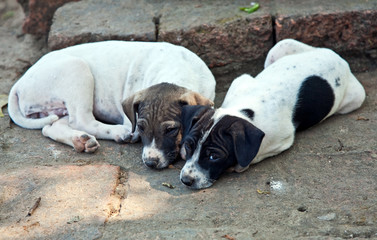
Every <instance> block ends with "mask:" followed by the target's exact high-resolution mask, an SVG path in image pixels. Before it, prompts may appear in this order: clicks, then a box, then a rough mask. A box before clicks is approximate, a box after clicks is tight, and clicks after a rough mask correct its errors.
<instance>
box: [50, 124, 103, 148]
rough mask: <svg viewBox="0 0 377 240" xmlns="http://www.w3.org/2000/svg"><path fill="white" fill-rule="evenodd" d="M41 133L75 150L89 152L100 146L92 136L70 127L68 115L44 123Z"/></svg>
mask: <svg viewBox="0 0 377 240" xmlns="http://www.w3.org/2000/svg"><path fill="white" fill-rule="evenodd" d="M42 133H43V135H44V136H46V137H49V138H51V139H53V140H55V141H57V142H61V143H64V144H67V145H69V146H72V147H74V148H75V150H76V151H77V152H88V153H91V152H94V151H96V150H97V148H99V146H100V145H99V143H98V142H97V140H96V138H95V137H94V136H92V135H90V134H88V133H86V132H83V131H78V130H75V129H73V128H71V127H70V126H69V124H68V117H64V118H61V119H59V120H57V121H55V122H54V123H53V124H52V125H46V126H45V127H43V129H42Z"/></svg>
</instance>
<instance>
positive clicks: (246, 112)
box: [180, 39, 365, 189]
mask: <svg viewBox="0 0 377 240" xmlns="http://www.w3.org/2000/svg"><path fill="white" fill-rule="evenodd" d="M364 99H365V91H364V88H363V87H362V85H361V84H360V82H359V81H358V80H357V79H356V78H355V76H354V75H353V74H352V73H351V71H350V68H349V66H348V63H347V62H346V61H344V60H343V59H342V58H341V57H340V56H339V55H338V54H336V53H335V52H333V51H332V50H330V49H325V48H314V47H311V46H308V45H306V44H303V43H301V42H298V41H295V40H292V39H287V40H283V41H281V42H279V43H277V44H276V45H275V46H274V47H273V48H272V49H271V50H270V51H269V53H268V55H267V59H266V61H265V69H264V70H263V71H262V72H261V73H260V74H259V75H258V76H256V77H255V78H253V77H251V76H250V75H246V74H244V75H242V76H240V77H238V78H237V79H235V80H234V81H233V83H232V84H231V86H230V88H229V90H228V92H227V94H226V97H225V99H224V102H223V104H222V106H221V108H219V109H217V110H214V109H211V108H208V107H204V106H185V107H184V108H183V110H182V123H183V139H182V147H181V155H182V158H184V159H186V164H185V165H184V167H183V169H182V171H181V175H180V179H181V181H182V183H184V184H185V185H187V186H189V187H191V188H194V189H200V188H206V187H209V186H211V185H212V184H213V182H214V181H215V180H217V179H218V178H219V177H220V175H221V174H222V173H223V172H224V171H225V170H226V169H232V170H234V171H236V172H242V171H244V170H246V169H247V168H248V167H249V165H250V164H254V163H258V162H260V161H261V160H263V159H265V158H267V157H271V156H274V155H276V154H278V153H281V152H282V151H284V150H286V149H288V148H289V147H290V146H291V145H292V144H293V140H294V136H295V132H296V131H299V130H304V129H307V128H309V127H311V126H313V125H315V124H317V123H319V122H321V121H322V120H324V119H326V118H328V117H329V116H331V115H333V114H336V113H340V114H345V113H348V112H351V111H353V110H355V109H357V108H359V107H360V106H361V104H362V103H363V101H364Z"/></svg>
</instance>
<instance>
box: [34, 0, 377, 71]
mask: <svg viewBox="0 0 377 240" xmlns="http://www.w3.org/2000/svg"><path fill="white" fill-rule="evenodd" d="M30 1H31V0H30ZM259 4H260V8H259V9H258V10H257V11H256V12H254V13H251V14H248V13H246V12H243V11H241V10H240V9H239V8H240V7H245V6H250V1H241V0H237V1H227V0H218V1H198V0H193V1H175V0H164V1H157V0H154V1H148V0H129V1H119V0H104V1H100V0H82V1H78V2H70V3H67V4H65V5H64V6H62V7H60V8H59V9H58V10H57V11H56V12H55V15H54V19H53V24H52V26H51V30H50V32H49V36H48V45H49V48H50V49H51V50H55V49H60V48H64V47H67V46H71V45H74V44H79V43H86V42H93V41H102V40H109V39H118V40H130V41H166V42H171V43H174V44H177V45H182V46H184V47H187V48H189V49H190V50H192V51H193V52H195V53H196V54H198V55H199V56H200V57H201V58H202V59H203V60H204V61H205V62H206V63H207V65H208V66H209V67H210V68H212V70H213V71H214V72H215V73H218V74H221V73H225V72H229V71H234V70H237V69H241V68H244V67H245V66H246V67H247V68H249V69H250V70H249V72H254V73H256V72H259V71H260V70H261V67H262V63H263V60H264V57H265V56H266V54H267V52H268V50H269V49H270V48H271V47H272V46H273V45H274V44H275V43H276V42H277V41H279V40H281V39H284V38H294V39H297V40H300V41H303V42H305V43H308V44H310V45H313V46H318V47H328V48H331V49H333V50H334V51H336V52H338V53H339V54H340V55H342V56H343V57H344V58H346V60H348V61H349V62H350V65H351V67H352V69H353V70H354V71H365V70H368V69H370V68H373V67H376V60H377V21H376V20H375V19H377V2H376V1H367V0H359V1H352V0H337V1H327V0H326V1H325V0H320V1H309V0H302V1H301V0H300V1H299V0H290V1H289V0H282V1H267V0H264V1H259Z"/></svg>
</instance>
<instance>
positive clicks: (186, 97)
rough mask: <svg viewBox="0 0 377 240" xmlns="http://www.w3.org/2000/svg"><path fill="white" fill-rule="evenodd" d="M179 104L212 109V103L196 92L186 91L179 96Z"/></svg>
mask: <svg viewBox="0 0 377 240" xmlns="http://www.w3.org/2000/svg"><path fill="white" fill-rule="evenodd" d="M179 102H180V103H181V104H182V105H204V106H210V107H213V105H214V103H213V102H212V101H211V100H209V99H208V98H206V97H204V96H202V95H200V94H199V93H197V92H193V91H188V92H185V93H184V94H182V95H181V97H180V98H179Z"/></svg>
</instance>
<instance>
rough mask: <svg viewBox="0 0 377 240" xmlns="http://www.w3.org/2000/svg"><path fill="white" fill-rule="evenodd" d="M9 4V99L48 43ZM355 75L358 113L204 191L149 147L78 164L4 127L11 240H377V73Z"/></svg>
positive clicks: (1, 195) (1, 87) (1, 80)
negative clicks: (154, 158) (150, 156)
mask: <svg viewBox="0 0 377 240" xmlns="http://www.w3.org/2000/svg"><path fill="white" fill-rule="evenodd" d="M292 2H293V1H292ZM370 2H373V1H370ZM0 3H1V4H0V13H1V19H0V23H1V26H0V46H1V48H0V52H1V56H2V57H1V59H0V94H7V93H8V92H9V90H10V88H11V86H12V85H13V84H14V83H15V81H16V80H17V79H18V78H19V77H20V75H21V74H22V73H23V72H24V71H25V70H26V69H27V68H28V67H29V66H30V65H31V64H32V63H34V62H35V61H36V60H37V59H38V58H39V57H40V56H42V55H43V54H44V53H46V52H47V51H48V48H47V41H46V39H44V38H40V39H36V38H34V37H32V36H31V35H24V34H22V32H21V25H22V19H23V14H22V11H21V9H20V8H19V7H18V5H17V4H15V1H14V0H7V1H1V2H0ZM239 73H240V72H236V73H234V74H233V75H237V74H239ZM356 76H357V78H358V79H359V80H360V81H361V83H362V84H363V86H364V87H365V89H366V92H367V98H366V101H365V103H364V105H363V106H362V107H361V108H360V109H359V110H357V111H355V112H353V113H351V114H348V115H343V116H341V115H339V116H334V117H331V118H330V119H328V120H326V121H324V122H323V123H321V124H320V125H318V126H315V127H314V128H312V129H309V130H307V131H305V132H301V133H299V134H297V138H296V141H295V144H294V146H293V147H292V148H291V149H289V150H288V151H285V152H284V153H282V154H280V155H278V156H276V157H273V158H270V159H268V160H265V161H263V162H261V163H259V164H257V165H255V166H253V167H252V168H251V169H249V170H247V171H246V172H244V173H242V174H236V173H229V174H226V175H225V176H224V177H223V178H221V179H220V180H219V181H218V182H216V183H215V184H214V185H213V187H211V188H209V189H204V190H200V191H192V190H190V189H188V188H186V187H185V186H183V185H182V184H181V183H180V181H179V171H180V168H181V167H182V166H183V162H178V163H176V164H174V165H173V166H171V167H170V168H169V169H165V170H162V171H154V170H150V169H147V168H146V167H145V166H144V165H143V164H142V162H141V145H140V144H133V145H131V144H117V143H114V142H111V141H100V143H101V148H100V149H99V150H98V151H97V152H96V153H95V154H79V153H76V152H74V151H73V150H72V149H71V147H68V146H64V145H62V144H59V143H56V142H54V141H52V140H50V139H47V138H45V137H43V136H42V134H41V131H39V130H26V129H22V128H20V127H18V126H16V125H14V124H13V123H11V122H10V119H9V117H8V116H7V115H5V117H0V166H1V167H0V239H15V238H16V239H17V238H18V239H292V238H298V239H344V238H358V239H363V238H377V194H376V193H377V174H376V171H377V150H376V149H377V143H376V137H375V136H376V135H377V85H376V82H377V71H364V72H359V73H356ZM231 80H232V78H230V76H219V78H218V82H220V83H221V84H224V85H225V86H226V84H228V83H229V82H230V81H231ZM225 88H226V87H225ZM223 96H224V92H223V91H221V92H219V93H218V99H217V101H216V104H217V105H219V104H220V103H221V98H222V97H223ZM3 110H4V112H5V113H6V108H4V109H3ZM163 183H170V184H171V185H173V186H174V188H173V189H170V188H167V187H165V186H164V185H163ZM39 197H40V198H41V201H40V203H39V205H38V207H37V208H36V209H35V210H34V212H33V213H32V214H31V216H26V215H27V213H28V211H29V210H30V208H32V206H33V205H34V204H35V203H36V200H37V199H38V198H39Z"/></svg>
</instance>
